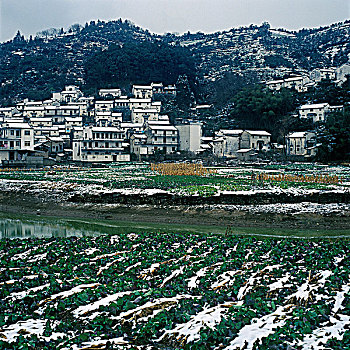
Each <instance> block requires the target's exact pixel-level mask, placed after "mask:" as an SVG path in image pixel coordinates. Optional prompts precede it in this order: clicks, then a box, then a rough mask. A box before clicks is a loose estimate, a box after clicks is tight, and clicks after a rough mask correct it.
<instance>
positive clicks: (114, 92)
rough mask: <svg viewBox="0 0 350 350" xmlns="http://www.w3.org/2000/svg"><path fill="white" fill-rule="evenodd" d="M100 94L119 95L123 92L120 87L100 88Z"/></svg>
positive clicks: (102, 95)
mask: <svg viewBox="0 0 350 350" xmlns="http://www.w3.org/2000/svg"><path fill="white" fill-rule="evenodd" d="M98 94H99V95H100V96H101V97H119V96H121V94H122V91H121V90H120V89H100V90H99V91H98Z"/></svg>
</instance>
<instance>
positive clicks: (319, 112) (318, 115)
mask: <svg viewBox="0 0 350 350" xmlns="http://www.w3.org/2000/svg"><path fill="white" fill-rule="evenodd" d="M329 107H330V106H329V104H328V103H317V104H307V105H302V106H300V107H299V117H300V118H302V119H309V118H312V120H313V122H314V123H316V122H323V121H324V120H325V118H326V115H327V113H328V112H329Z"/></svg>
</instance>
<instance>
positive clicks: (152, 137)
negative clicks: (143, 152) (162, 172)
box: [144, 125, 178, 155]
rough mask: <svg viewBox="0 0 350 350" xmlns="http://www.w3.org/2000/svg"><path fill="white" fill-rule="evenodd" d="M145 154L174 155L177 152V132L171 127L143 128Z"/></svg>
mask: <svg viewBox="0 0 350 350" xmlns="http://www.w3.org/2000/svg"><path fill="white" fill-rule="evenodd" d="M144 133H145V135H146V136H147V139H146V146H147V154H148V155H150V154H154V153H155V152H157V151H158V152H162V153H164V154H170V153H174V152H176V151H177V150H178V130H177V129H176V128H175V126H173V125H147V126H146V128H145V132H144Z"/></svg>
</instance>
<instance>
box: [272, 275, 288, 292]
mask: <svg viewBox="0 0 350 350" xmlns="http://www.w3.org/2000/svg"><path fill="white" fill-rule="evenodd" d="M290 277H291V276H290V273H289V272H287V274H286V275H285V276H284V277H281V278H279V279H278V280H277V281H276V282H274V283H272V284H270V285H269V286H268V288H269V292H273V291H275V290H278V289H282V288H287V287H291V286H293V285H292V284H291V283H288V284H286V282H288V280H289V279H290Z"/></svg>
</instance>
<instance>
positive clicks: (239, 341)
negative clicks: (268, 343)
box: [224, 306, 292, 350]
mask: <svg viewBox="0 0 350 350" xmlns="http://www.w3.org/2000/svg"><path fill="white" fill-rule="evenodd" d="M291 317H292V314H291V308H290V306H278V307H277V309H276V310H275V311H274V312H272V313H271V314H268V315H266V316H263V317H262V318H260V319H258V318H254V319H253V320H252V322H251V324H249V325H246V326H244V327H243V328H242V329H241V330H240V331H239V333H238V336H237V337H236V338H235V339H233V341H231V343H230V345H229V346H227V347H226V348H224V350H239V349H247V350H252V349H253V347H254V344H256V343H257V342H258V341H259V340H260V339H262V338H266V337H268V336H269V335H270V334H273V333H274V332H275V330H276V329H277V328H279V327H282V326H283V325H284V324H285V323H286V320H287V319H289V318H291Z"/></svg>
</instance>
